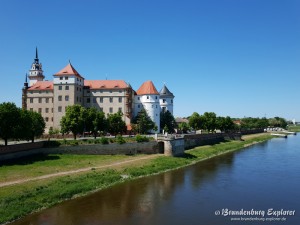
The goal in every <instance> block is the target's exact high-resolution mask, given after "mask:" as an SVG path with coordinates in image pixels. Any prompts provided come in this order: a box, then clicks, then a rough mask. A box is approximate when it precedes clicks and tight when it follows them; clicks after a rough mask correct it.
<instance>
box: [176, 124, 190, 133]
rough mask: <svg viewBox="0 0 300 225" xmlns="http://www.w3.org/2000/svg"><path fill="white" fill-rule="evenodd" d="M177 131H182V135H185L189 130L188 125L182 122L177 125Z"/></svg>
mask: <svg viewBox="0 0 300 225" xmlns="http://www.w3.org/2000/svg"><path fill="white" fill-rule="evenodd" d="M178 128H179V130H181V131H182V133H184V134H185V133H187V131H188V130H189V129H190V127H189V125H188V124H187V123H186V122H182V123H180V124H179V125H178Z"/></svg>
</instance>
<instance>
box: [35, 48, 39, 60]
mask: <svg viewBox="0 0 300 225" xmlns="http://www.w3.org/2000/svg"><path fill="white" fill-rule="evenodd" d="M35 58H36V59H39V56H38V49H37V47H35Z"/></svg>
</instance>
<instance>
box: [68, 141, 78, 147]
mask: <svg viewBox="0 0 300 225" xmlns="http://www.w3.org/2000/svg"><path fill="white" fill-rule="evenodd" d="M69 144H70V145H72V146H75V145H78V144H79V142H78V141H77V140H74V141H70V142H69Z"/></svg>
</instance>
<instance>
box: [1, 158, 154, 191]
mask: <svg viewBox="0 0 300 225" xmlns="http://www.w3.org/2000/svg"><path fill="white" fill-rule="evenodd" d="M158 156H160V155H158V154H154V155H147V156H143V157H139V158H136V159H130V160H125V161H121V162H115V163H111V164H106V165H103V166H93V167H86V168H82V169H77V170H71V171H65V172H59V173H53V174H47V175H43V176H39V177H33V178H28V179H23V180H15V181H9V182H3V183H0V187H6V186H10V185H15V184H22V183H25V182H29V181H36V180H43V179H47V178H52V177H59V176H65V175H70V174H76V173H81V172H86V171H89V170H92V169H106V168H113V167H117V166H120V165H124V164H128V163H132V162H136V161H140V160H145V159H152V158H156V157H158Z"/></svg>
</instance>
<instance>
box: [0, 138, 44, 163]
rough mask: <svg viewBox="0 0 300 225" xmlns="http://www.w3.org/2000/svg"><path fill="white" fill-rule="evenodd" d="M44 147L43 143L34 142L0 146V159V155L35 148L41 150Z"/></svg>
mask: <svg viewBox="0 0 300 225" xmlns="http://www.w3.org/2000/svg"><path fill="white" fill-rule="evenodd" d="M43 146H44V142H43V141H40V142H34V143H23V144H16V145H7V146H0V159H1V155H3V154H7V153H13V152H22V151H27V150H31V149H36V148H42V147H43Z"/></svg>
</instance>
